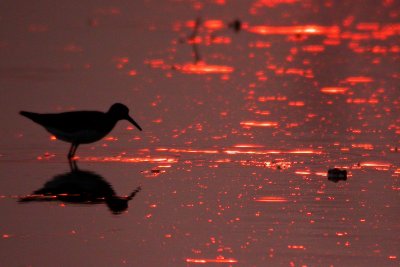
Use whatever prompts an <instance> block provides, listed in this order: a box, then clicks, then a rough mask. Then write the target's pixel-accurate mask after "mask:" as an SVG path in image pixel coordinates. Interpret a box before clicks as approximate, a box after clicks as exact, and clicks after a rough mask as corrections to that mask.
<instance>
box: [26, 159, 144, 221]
mask: <svg viewBox="0 0 400 267" xmlns="http://www.w3.org/2000/svg"><path fill="white" fill-rule="evenodd" d="M140 190H141V187H140V186H139V187H137V188H136V189H134V190H133V191H132V193H130V194H129V196H118V195H117V194H116V193H115V191H114V189H113V188H112V186H111V184H110V183H108V182H107V181H106V180H105V179H104V178H103V177H102V176H101V175H99V174H97V173H94V172H92V171H84V170H79V169H78V167H77V166H76V162H75V161H72V163H71V171H70V172H67V173H63V174H59V175H55V176H54V177H53V178H52V179H50V180H49V181H47V182H46V183H45V184H44V185H43V187H42V188H40V189H38V190H35V191H34V192H33V193H32V194H30V195H27V196H22V197H20V198H19V200H18V202H19V203H27V202H51V201H59V202H63V203H70V204H85V205H93V204H106V206H107V207H108V208H109V209H110V211H111V212H112V213H113V214H120V213H122V212H124V211H125V210H127V209H128V202H129V201H131V200H132V199H133V198H134V197H135V195H136V194H137V193H138V192H139V191H140Z"/></svg>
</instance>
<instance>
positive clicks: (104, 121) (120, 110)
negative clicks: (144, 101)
mask: <svg viewBox="0 0 400 267" xmlns="http://www.w3.org/2000/svg"><path fill="white" fill-rule="evenodd" d="M20 114H21V115H22V116H25V117H27V118H29V119H31V120H32V121H34V122H36V123H38V124H40V125H42V126H43V127H44V128H46V130H47V131H48V132H50V133H51V134H53V135H54V136H55V137H56V138H57V139H60V140H63V141H65V142H68V143H71V148H70V150H69V152H68V159H72V158H73V157H74V156H75V152H76V150H77V148H78V146H79V145H80V144H89V143H93V142H96V141H98V140H100V139H102V138H103V137H104V136H106V135H107V134H108V133H109V132H111V130H112V129H113V128H114V126H115V125H116V124H117V122H118V121H119V120H127V121H129V122H130V123H132V124H133V125H134V126H136V127H137V128H138V129H139V130H140V131H141V130H142V128H141V127H140V126H139V124H137V122H136V121H134V120H133V119H132V118H131V117H130V116H129V109H128V108H127V107H126V106H125V105H123V104H120V103H116V104H114V105H112V106H111V107H110V109H109V110H108V111H107V112H100V111H71V112H63V113H56V114H39V113H34V112H28V111H21V112H20Z"/></svg>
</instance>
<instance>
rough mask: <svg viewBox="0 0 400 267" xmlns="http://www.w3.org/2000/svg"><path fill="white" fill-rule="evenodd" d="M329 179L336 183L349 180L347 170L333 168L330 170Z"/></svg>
mask: <svg viewBox="0 0 400 267" xmlns="http://www.w3.org/2000/svg"><path fill="white" fill-rule="evenodd" d="M328 180H329V181H332V182H334V183H337V182H339V181H346V180H347V171H346V170H340V169H338V168H333V169H329V170H328Z"/></svg>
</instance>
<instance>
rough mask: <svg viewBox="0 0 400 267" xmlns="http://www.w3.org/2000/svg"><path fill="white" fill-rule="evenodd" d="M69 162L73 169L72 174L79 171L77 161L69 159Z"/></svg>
mask: <svg viewBox="0 0 400 267" xmlns="http://www.w3.org/2000/svg"><path fill="white" fill-rule="evenodd" d="M68 162H69V168H70V169H71V172H75V171H79V169H78V165H76V160H74V159H68Z"/></svg>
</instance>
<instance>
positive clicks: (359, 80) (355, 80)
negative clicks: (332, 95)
mask: <svg viewBox="0 0 400 267" xmlns="http://www.w3.org/2000/svg"><path fill="white" fill-rule="evenodd" d="M373 81H374V79H372V78H371V77H366V76H354V77H348V78H347V79H346V82H348V83H351V84H355V83H370V82H373Z"/></svg>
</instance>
